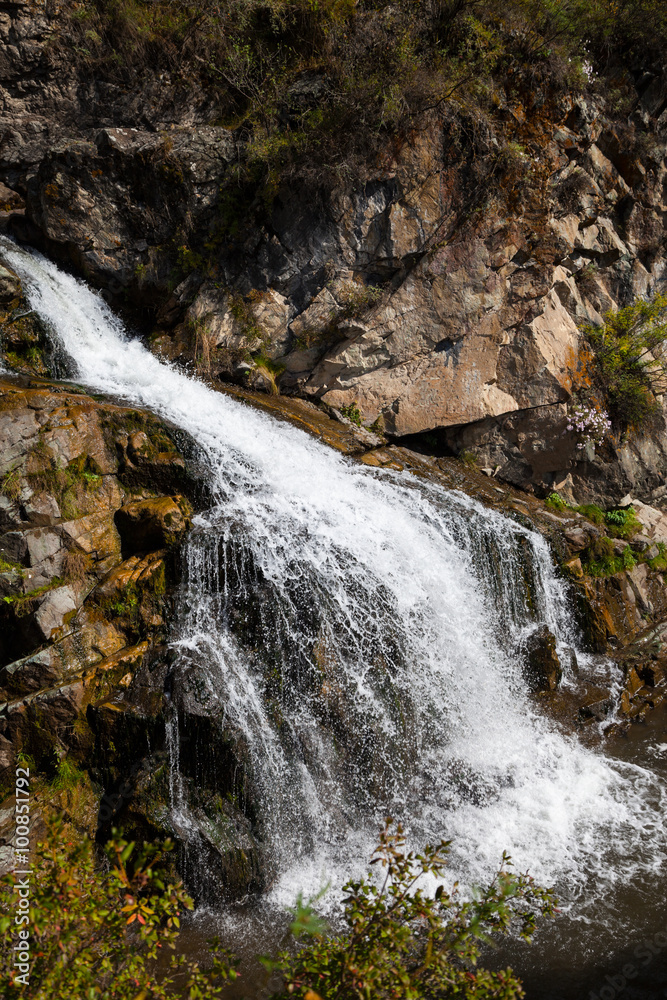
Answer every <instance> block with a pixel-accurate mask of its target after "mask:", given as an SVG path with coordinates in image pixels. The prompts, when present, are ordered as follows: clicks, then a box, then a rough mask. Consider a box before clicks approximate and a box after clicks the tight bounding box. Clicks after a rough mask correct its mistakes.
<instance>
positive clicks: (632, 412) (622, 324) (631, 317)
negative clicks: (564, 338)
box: [584, 295, 667, 426]
mask: <svg viewBox="0 0 667 1000" xmlns="http://www.w3.org/2000/svg"><path fill="white" fill-rule="evenodd" d="M584 333H585V334H586V336H587V338H588V340H589V341H590V343H591V346H592V348H593V352H594V363H595V373H596V382H597V388H598V389H599V390H600V391H601V393H602V395H603V396H604V398H605V400H606V401H607V406H608V410H609V413H610V415H611V417H612V419H613V420H614V421H615V423H616V424H618V425H621V426H627V425H639V424H641V423H642V422H644V421H646V420H647V419H648V418H650V417H652V416H653V415H654V414H655V413H656V411H657V408H658V407H657V403H656V399H655V397H656V395H661V394H662V393H664V392H665V391H667V356H666V355H665V341H667V296H664V295H656V296H654V297H653V298H652V299H648V300H643V299H642V300H640V301H639V302H636V303H635V304H634V305H631V306H627V307H626V308H625V309H619V310H618V312H615V313H614V312H608V313H606V315H605V316H604V323H603V325H602V326H591V325H587V326H586V327H585V328H584Z"/></svg>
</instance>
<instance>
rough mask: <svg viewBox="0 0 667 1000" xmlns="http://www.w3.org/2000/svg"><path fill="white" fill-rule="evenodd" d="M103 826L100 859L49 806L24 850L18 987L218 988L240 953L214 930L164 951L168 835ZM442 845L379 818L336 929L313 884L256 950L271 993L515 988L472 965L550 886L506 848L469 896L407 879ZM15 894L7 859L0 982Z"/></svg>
mask: <svg viewBox="0 0 667 1000" xmlns="http://www.w3.org/2000/svg"><path fill="white" fill-rule="evenodd" d="M22 763H24V761H22ZM82 777H83V776H82V775H81V773H80V772H78V771H77V769H76V768H75V767H73V766H72V765H69V764H67V765H66V762H65V761H60V763H59V765H58V770H57V775H56V778H55V779H54V780H53V781H52V782H51V789H52V790H56V786H58V787H59V789H60V791H61V793H63V794H65V795H66V796H71V795H72V794H73V791H72V790H73V789H74V788H75V787H76V786H77V784H78V783H79V784H80V779H81V778H82ZM68 801H69V800H68ZM72 801H74V800H72ZM113 835H114V838H115V839H114V840H112V841H111V842H110V843H109V844H108V845H107V847H106V854H107V857H108V862H107V863H106V864H103V863H100V858H99V857H98V855H97V853H96V850H95V846H94V844H93V843H92V841H91V840H90V839H89V838H88V837H86V836H84V837H81V835H80V833H79V832H78V831H74V830H73V829H72V827H71V826H69V825H68V824H66V823H65V822H64V820H63V818H58V819H56V820H55V821H48V820H47V836H46V840H45V841H44V842H42V843H40V844H38V845H37V849H36V851H35V856H34V859H33V873H32V877H31V897H30V966H31V967H30V973H29V980H30V984H29V986H24V987H23V989H22V993H21V995H22V996H25V997H26V998H27V1000H60V998H61V997H65V996H72V997H81V998H82V1000H139V998H142V1000H147V998H148V997H152V998H156V1000H160V998H164V1000H166V998H176V997H188V998H189V1000H204V998H206V1000H215V998H216V997H221V996H223V995H225V986H226V984H228V983H229V982H232V981H234V980H235V978H236V976H237V973H236V969H235V966H236V962H235V961H234V960H233V958H232V956H231V955H230V954H229V953H228V952H227V951H226V950H224V949H222V948H221V947H220V945H219V942H218V941H217V940H215V939H214V940H212V941H211V942H209V953H208V956H207V960H206V970H205V971H204V970H202V968H201V967H200V965H199V964H198V963H196V962H193V961H190V960H188V959H186V958H185V957H183V956H180V957H176V956H171V959H170V960H167V961H165V959H166V955H165V953H164V952H163V951H162V949H165V950H166V951H170V950H171V951H173V950H175V944H176V940H177V938H178V935H179V933H180V925H181V916H182V914H183V912H184V911H187V910H191V909H192V900H191V899H190V898H189V897H188V896H187V895H186V893H185V891H184V889H183V886H182V884H181V883H180V882H177V883H174V882H173V881H172V880H171V878H170V877H168V876H167V875H166V860H167V856H168V853H169V851H170V850H171V849H172V847H173V845H172V844H171V842H169V841H167V842H166V843H164V844H154V845H144V846H143V847H142V848H138V847H137V845H136V844H135V843H127V842H126V841H125V840H123V839H121V838H120V837H119V835H118V832H117V831H116V830H114V831H113ZM448 851H449V843H448V842H447V841H441V842H440V843H439V844H437V845H435V846H427V847H425V848H424V850H423V851H422V852H421V853H416V852H414V851H410V852H408V851H407V850H406V847H405V839H404V837H403V833H402V830H401V827H400V826H397V827H393V826H392V824H391V821H388V822H387V825H386V827H385V829H384V830H383V832H382V833H381V835H380V844H379V847H378V848H377V850H376V851H375V854H374V857H373V859H372V861H371V864H372V865H378V866H379V867H380V872H379V874H380V879H377V880H376V879H373V878H372V877H370V876H367V877H365V878H362V879H360V880H358V881H354V880H353V881H350V882H348V883H347V885H346V886H345V887H344V893H345V898H344V900H343V916H342V923H341V925H340V926H339V928H338V930H337V931H335V932H332V931H331V929H330V928H328V927H327V925H326V924H325V923H324V921H322V920H321V918H319V917H318V916H317V914H316V913H315V912H314V908H313V907H314V903H315V902H316V901H317V898H319V897H316V899H313V900H309V901H308V902H304V900H303V898H302V897H301V896H299V898H298V899H297V902H296V905H295V907H294V909H293V910H292V911H291V917H292V919H291V923H290V934H291V935H292V936H293V937H294V938H295V939H297V940H298V941H299V942H300V947H299V948H298V950H295V949H291V950H285V951H282V952H280V953H279V954H278V955H277V956H276V958H274V959H263V961H264V964H265V966H266V967H267V969H268V971H269V972H270V973H274V974H279V975H280V977H281V979H282V981H283V985H282V987H281V988H280V990H279V991H278V992H277V993H275V994H274V1000H287V998H288V997H295V998H302V1000H314V998H315V1000H317V998H319V1000H334V998H336V1000H371V998H372V1000H397V998H399V997H400V998H401V1000H427V998H428V1000H437V998H439V997H442V998H444V997H445V996H461V997H468V998H469V1000H474V998H479V1000H491V998H496V1000H512V998H515V997H516V998H518V997H520V996H522V995H523V992H522V990H521V986H520V983H519V981H518V980H517V979H516V977H515V976H514V975H513V973H512V972H511V970H509V969H506V970H502V971H498V972H490V971H488V970H486V969H484V968H480V967H479V966H478V964H477V963H478V959H479V955H480V950H481V947H482V945H484V944H487V943H489V942H490V941H492V939H493V938H494V937H495V936H496V935H503V934H507V933H508V932H510V931H515V932H516V933H518V934H519V935H520V936H521V937H523V938H524V939H526V940H530V938H531V936H532V934H533V931H534V928H535V923H536V919H537V917H538V916H539V915H550V914H552V913H553V912H554V908H555V899H554V897H553V894H552V892H551V891H549V890H544V889H542V888H540V887H538V886H536V885H535V883H534V881H533V879H532V878H530V877H529V876H528V875H513V874H511V873H510V872H509V870H508V868H509V865H510V859H509V858H508V857H507V856H506V855H504V856H503V861H502V866H501V868H500V870H499V872H498V874H497V875H496V877H495V878H494V880H493V881H492V882H491V884H490V885H488V886H487V887H486V888H483V889H477V890H475V892H474V893H473V898H472V900H470V901H468V902H463V901H462V900H461V899H460V898H459V896H458V892H457V888H456V886H455V887H454V889H453V891H452V892H451V893H448V892H447V891H445V889H444V886H443V885H442V884H439V885H438V887H437V889H436V890H435V892H434V893H433V894H432V895H430V894H429V893H427V892H426V891H425V890H424V889H423V888H421V887H419V886H418V885H417V883H418V882H419V880H420V878H422V876H424V875H430V876H433V877H434V878H435V879H436V880H438V881H440V880H441V879H442V877H443V875H444V868H445V864H446V860H447V854H448ZM324 891H325V890H323V892H324ZM13 894H14V876H13V875H12V874H11V873H10V874H8V875H5V876H4V877H3V878H2V879H0V899H2V901H3V903H5V904H6V905H4V906H3V907H2V911H3V913H4V915H3V916H1V917H0V942H2V945H3V948H2V952H1V957H0V990H2V992H3V995H4V992H5V991H6V990H7V989H9V987H10V986H11V985H12V984H14V982H15V977H16V976H17V975H18V973H17V970H16V967H15V966H14V964H13V962H14V951H13V949H12V945H13V944H14V943H15V941H16V926H15V925H14V922H13V913H14V907H12V906H11V905H10V902H11V900H12V897H13ZM320 895H321V894H320ZM14 898H15V897H14ZM161 952H162V954H161ZM158 958H159V959H160V961H159V972H158V970H157V968H156V962H157V960H158ZM16 985H19V984H16Z"/></svg>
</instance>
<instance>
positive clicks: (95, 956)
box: [0, 774, 236, 1000]
mask: <svg viewBox="0 0 667 1000" xmlns="http://www.w3.org/2000/svg"><path fill="white" fill-rule="evenodd" d="M70 780H71V774H69V776H68V779H67V782H70ZM67 782H66V783H65V785H64V786H63V787H64V788H67V787H68V784H67ZM172 846H173V845H172V844H171V843H169V842H166V843H165V844H162V845H153V846H148V847H144V848H143V850H138V849H137V848H136V845H135V844H134V843H130V844H128V843H126V842H125V841H123V840H121V839H116V840H114V841H112V842H111V843H110V844H108V845H107V854H108V857H109V864H108V865H104V864H101V863H100V860H99V858H98V856H97V853H96V850H95V845H94V844H93V842H92V841H91V840H90V839H89V838H88V837H81V835H80V833H79V832H78V831H75V830H73V829H72V828H71V827H69V826H67V825H66V824H65V823H64V822H63V820H62V819H60V820H56V821H52V822H50V823H48V826H47V835H46V840H45V841H44V842H42V843H40V844H38V845H37V848H36V851H35V854H34V857H33V859H32V874H31V878H30V925H29V931H30V952H29V955H30V962H29V965H30V970H29V985H25V983H24V982H21V981H19V980H18V979H17V977H18V976H19V975H21V973H22V970H20V969H17V967H16V966H15V965H14V958H15V955H16V951H15V950H14V948H13V946H15V945H16V944H17V941H18V938H17V936H16V935H17V930H18V928H17V926H16V925H15V924H14V915H15V914H16V912H17V908H16V900H17V896H16V893H15V890H14V881H15V878H17V879H18V878H19V876H14V875H13V874H11V873H10V874H8V875H5V876H4V877H3V878H1V879H0V898H1V899H2V902H3V904H4V905H3V906H2V916H0V942H2V945H3V947H2V949H0V992H2V995H3V996H9V994H10V993H12V995H13V994H14V993H16V994H17V995H19V992H20V995H21V996H23V997H25V998H27V1000H28V998H34V1000H61V998H62V997H77V998H80V1000H138V998H139V997H141V998H148V997H149V996H150V997H151V998H156V1000H157V998H174V1000H176V998H178V997H184V996H188V997H190V998H191V1000H203V998H207V1000H209V998H210V1000H213V998H215V997H220V996H221V995H222V993H223V990H224V984H225V983H226V982H228V981H229V980H233V979H235V978H236V971H235V969H234V967H233V964H232V962H231V959H230V956H229V954H228V953H226V952H225V951H223V950H222V949H220V948H219V947H218V945H217V942H213V943H212V949H211V951H210V952H209V955H208V964H209V966H210V968H209V970H208V971H207V972H202V970H201V969H200V967H199V965H198V964H197V963H196V962H191V961H188V960H186V959H184V958H183V957H179V958H172V959H171V961H170V962H168V963H167V967H168V969H169V971H168V972H167V973H166V974H164V975H160V976H157V975H156V969H155V961H156V959H157V958H158V955H159V953H160V949H163V948H164V949H172V948H173V947H174V943H175V940H176V938H177V937H178V934H179V927H180V915H181V914H182V912H183V911H184V910H190V909H192V900H191V899H190V898H189V896H187V894H186V893H185V891H184V889H183V886H182V885H181V884H180V883H176V884H174V883H171V884H170V883H169V882H168V881H167V880H166V878H165V875H164V859H165V854H166V852H168V851H169V850H171V848H172Z"/></svg>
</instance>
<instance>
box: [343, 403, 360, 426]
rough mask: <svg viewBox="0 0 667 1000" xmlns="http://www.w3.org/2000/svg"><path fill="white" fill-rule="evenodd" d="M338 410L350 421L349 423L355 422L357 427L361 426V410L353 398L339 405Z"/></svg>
mask: <svg viewBox="0 0 667 1000" xmlns="http://www.w3.org/2000/svg"><path fill="white" fill-rule="evenodd" d="M340 412H341V415H342V416H343V417H345V418H346V419H347V420H349V421H350V423H353V424H355V425H356V426H357V427H361V411H360V409H359V407H358V406H357V404H356V402H355V401H354V400H353V401H352V402H351V403H348V404H347V405H346V406H341V408H340Z"/></svg>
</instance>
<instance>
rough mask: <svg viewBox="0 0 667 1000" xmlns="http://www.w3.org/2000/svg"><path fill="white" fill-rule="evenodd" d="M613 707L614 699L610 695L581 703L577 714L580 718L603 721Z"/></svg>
mask: <svg viewBox="0 0 667 1000" xmlns="http://www.w3.org/2000/svg"><path fill="white" fill-rule="evenodd" d="M613 708H614V699H613V698H612V697H611V696H609V697H607V698H598V699H596V700H595V701H590V702H587V703H586V704H585V705H582V706H581V708H580V709H579V715H580V716H581V718H582V719H595V720H597V721H598V722H603V721H604V719H606V718H607V716H608V715H609V713H610V712H611V711H612V710H613Z"/></svg>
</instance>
